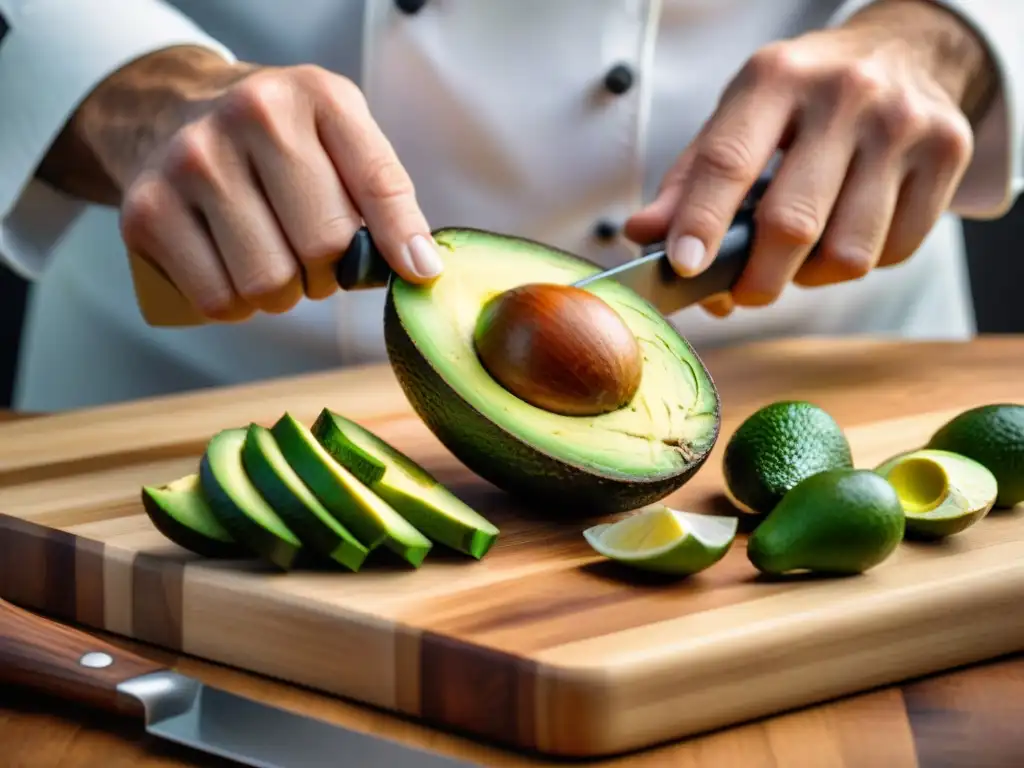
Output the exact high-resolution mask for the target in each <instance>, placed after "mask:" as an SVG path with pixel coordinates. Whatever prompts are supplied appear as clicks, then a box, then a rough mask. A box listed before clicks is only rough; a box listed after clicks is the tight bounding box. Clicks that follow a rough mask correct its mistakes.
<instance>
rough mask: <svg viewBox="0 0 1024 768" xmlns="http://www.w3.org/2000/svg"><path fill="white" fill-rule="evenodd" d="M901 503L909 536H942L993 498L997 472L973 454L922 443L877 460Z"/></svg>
mask: <svg viewBox="0 0 1024 768" xmlns="http://www.w3.org/2000/svg"><path fill="white" fill-rule="evenodd" d="M875 471H876V472H878V474H880V475H881V476H882V477H884V478H885V479H886V480H888V481H889V484H890V485H892V487H893V488H894V489H895V490H896V493H897V495H899V497H900V502H901V503H902V504H903V511H904V513H905V514H906V517H907V530H906V534H907V535H908V536H919V537H924V538H942V537H944V536H951V535H953V534H955V533H960V532H961V531H963V530H966V529H967V528H970V527H971V526H972V525H974V524H975V523H976V522H978V521H979V520H981V519H982V518H983V517H985V515H987V514H988V512H989V510H990V509H992V506H993V505H994V504H995V501H996V495H997V494H998V492H999V486H998V484H997V483H996V477H995V475H993V474H992V472H990V471H989V470H988V469H987V468H986V467H985V466H984V465H982V464H981V463H979V462H977V461H975V460H974V459H970V458H967V457H966V456H961V455H959V454H957V453H952V452H950V451H940V450H934V449H931V450H929V449H922V450H918V451H911V452H909V453H903V454H900V455H898V456H894V457H892V458H890V459H888V460H886V461H884V462H882V464H880V465H879V466H878V467H877V468H876V470H875Z"/></svg>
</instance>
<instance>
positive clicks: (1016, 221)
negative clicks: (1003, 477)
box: [0, 198, 1024, 408]
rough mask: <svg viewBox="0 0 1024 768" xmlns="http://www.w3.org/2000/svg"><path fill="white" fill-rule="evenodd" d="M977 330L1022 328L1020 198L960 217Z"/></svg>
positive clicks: (23, 294)
mask: <svg viewBox="0 0 1024 768" xmlns="http://www.w3.org/2000/svg"><path fill="white" fill-rule="evenodd" d="M964 235H965V238H966V241H967V263H968V270H969V272H970V278H971V292H972V294H973V297H974V312H975V316H976V318H977V325H978V332H979V333H1024V308H1022V307H1021V305H1020V304H1019V303H1018V302H1020V301H1021V298H1020V287H1021V286H1024V256H1022V255H1021V250H1022V249H1021V243H1024V198H1021V200H1020V201H1018V203H1017V205H1016V206H1014V208H1013V209H1012V210H1011V211H1010V212H1009V213H1008V214H1007V215H1006V216H1004V217H1003V218H1001V219H999V220H998V221H982V222H979V221H967V222H964ZM30 293H31V287H30V286H29V285H28V284H26V283H25V281H24V280H22V279H21V278H20V277H18V276H17V275H15V274H13V273H12V272H10V271H9V270H8V269H7V268H6V267H4V266H3V265H2V264H0V408H7V407H10V404H11V398H12V395H13V388H14V378H15V372H16V370H17V365H18V346H19V341H20V337H21V326H22V318H23V316H24V314H25V306H26V302H27V301H28V300H29V297H30Z"/></svg>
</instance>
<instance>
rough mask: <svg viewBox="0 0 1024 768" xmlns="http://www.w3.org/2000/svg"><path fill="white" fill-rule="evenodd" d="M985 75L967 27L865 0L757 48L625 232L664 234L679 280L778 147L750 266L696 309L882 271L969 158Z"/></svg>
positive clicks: (942, 203)
mask: <svg viewBox="0 0 1024 768" xmlns="http://www.w3.org/2000/svg"><path fill="white" fill-rule="evenodd" d="M994 77H995V76H994V74H993V68H992V64H991V62H989V61H988V60H987V57H986V53H985V50H984V48H983V46H982V44H981V43H980V42H979V41H978V40H977V39H976V38H975V37H974V36H973V34H972V33H971V31H970V30H969V29H968V28H967V27H966V26H965V25H964V24H963V23H962V22H961V21H959V20H958V19H957V18H956V17H954V16H953V15H952V14H950V13H948V12H947V11H945V10H943V9H941V8H938V7H937V6H936V5H935V4H933V3H931V2H928V1H927V0H924V1H922V0H888V1H887V2H880V3H877V4H875V5H873V6H871V7H869V8H867V9H866V10H864V11H861V12H860V13H859V14H857V15H856V16H854V17H852V18H851V19H850V20H849V21H848V22H847V23H846V24H845V25H843V26H840V27H838V28H834V29H828V30H821V31H814V32H811V33H808V34H805V35H803V36H801V37H797V38H794V39H790V40H785V41H781V42H776V43H773V44H771V45H768V46H767V47H765V48H763V49H761V50H759V51H757V52H756V53H755V54H754V55H753V56H752V57H751V58H750V59H749V61H748V62H747V63H746V65H745V66H744V67H742V69H741V71H740V72H739V73H738V74H737V76H736V77H735V78H734V79H733V80H732V82H731V83H730V84H729V85H728V87H727V88H726V89H725V91H724V93H723V94H722V96H721V99H720V101H719V103H718V106H717V109H716V110H715V112H714V114H713V115H712V116H711V117H710V119H709V120H708V121H707V123H706V124H705V125H704V127H703V129H702V130H701V131H700V133H699V134H698V135H697V137H696V138H695V139H694V141H693V142H692V143H691V144H690V145H689V146H688V147H687V148H686V149H685V150H684V151H683V153H682V154H681V155H680V157H679V158H678V160H677V162H676V164H675V166H674V167H673V168H672V169H671V170H670V171H669V172H668V174H667V175H666V176H665V178H664V181H663V183H662V187H661V190H660V193H659V195H658V196H657V198H656V199H655V200H654V201H652V202H651V204H650V205H648V206H647V207H646V208H645V209H643V210H641V211H639V212H638V213H637V214H635V215H634V216H633V217H632V218H631V219H630V221H629V222H627V226H626V233H627V235H628V236H629V237H630V238H631V239H633V240H635V241H637V242H650V241H652V240H655V239H663V238H664V239H666V240H667V241H668V248H669V258H670V260H671V262H672V264H673V265H674V267H675V269H676V271H677V272H679V273H680V274H683V275H692V274H695V273H699V272H701V271H703V270H704V269H705V268H706V267H707V266H708V264H709V263H710V262H711V261H712V260H713V259H714V256H715V252H716V249H717V248H718V246H719V244H720V242H721V239H722V236H723V235H724V234H725V232H726V230H727V229H728V227H729V224H730V222H731V220H732V218H733V217H734V216H735V214H736V211H737V209H738V208H739V206H740V204H741V203H742V201H743V198H744V196H745V195H746V193H747V191H748V190H749V189H750V187H751V185H752V184H753V183H754V181H755V180H756V179H757V177H758V175H759V174H760V173H761V172H762V170H764V169H765V167H766V166H767V164H768V163H769V161H770V160H771V159H772V157H773V155H774V154H775V153H776V151H777V150H779V149H781V150H782V151H783V155H782V160H781V163H780V164H779V166H778V169H777V171H776V172H775V174H774V181H773V182H772V183H771V186H770V187H769V189H768V191H767V192H766V194H765V196H764V198H763V199H762V201H761V203H760V204H759V206H758V207H757V209H756V211H755V227H756V229H755V233H756V234H755V244H754V248H753V251H752V253H751V258H750V262H749V263H748V265H747V267H746V269H745V270H744V272H743V273H742V275H741V276H740V278H739V280H738V282H737V283H736V285H735V286H734V288H733V290H732V291H731V294H730V293H726V294H719V295H717V296H715V297H712V298H711V299H710V300H708V301H707V302H705V304H704V306H705V308H706V309H707V310H708V311H709V312H711V313H712V314H715V315H718V316H725V315H727V314H729V313H730V312H731V311H732V309H733V306H734V305H744V306H758V305H765V304H770V303H771V302H773V301H775V299H776V298H778V296H779V294H780V293H781V292H782V290H783V289H784V288H785V286H786V285H787V283H789V282H790V281H793V282H795V283H798V284H800V285H803V286H820V285H826V284H829V283H837V282H841V281H844V280H855V279H857V278H860V277H862V276H864V275H865V274H867V273H868V272H869V271H870V270H871V269H873V268H875V267H884V266H889V265H893V264H898V263H900V262H902V261H904V260H905V259H907V258H908V257H909V256H911V255H912V254H913V253H914V252H915V250H916V249H917V248H918V246H919V245H920V244H921V242H922V240H923V239H924V238H925V237H926V235H927V234H928V232H929V230H931V228H932V227H933V225H934V224H935V222H936V221H937V219H938V218H939V216H940V215H941V214H942V213H943V211H944V210H945V209H946V207H947V206H948V205H949V203H950V200H951V198H952V197H953V194H954V192H955V191H956V188H957V185H958V183H959V181H960V179H961V176H962V175H963V173H964V171H965V169H966V167H967V165H968V162H969V160H970V157H971V154H972V151H973V145H972V128H971V121H970V119H969V117H973V116H975V115H976V114H978V113H979V111H980V110H982V109H984V108H985V104H986V101H987V99H988V98H989V96H990V94H991V88H992V85H993V82H994ZM815 244H817V248H815ZM812 249H814V253H813V254H812Z"/></svg>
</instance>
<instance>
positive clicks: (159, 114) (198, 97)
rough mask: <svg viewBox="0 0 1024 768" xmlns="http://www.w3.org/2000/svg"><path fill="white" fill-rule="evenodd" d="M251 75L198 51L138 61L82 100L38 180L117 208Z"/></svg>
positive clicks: (153, 55) (180, 51)
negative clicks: (179, 137)
mask: <svg viewBox="0 0 1024 768" xmlns="http://www.w3.org/2000/svg"><path fill="white" fill-rule="evenodd" d="M253 69H254V67H253V66H252V65H250V64H244V63H234V64H233V63H231V62H228V61H225V60H224V59H223V58H222V57H221V56H219V55H218V54H217V53H216V52H214V51H211V50H207V49H205V48H200V47H192V46H181V47H175V48H168V49H164V50H161V51H156V52H154V53H151V54H149V55H147V56H145V57H143V58H140V59H138V60H136V61H134V62H132V63H130V64H128V65H126V66H125V67H123V68H122V69H120V70H118V71H117V72H115V73H113V74H112V75H110V76H109V77H108V78H106V79H105V80H104V81H103V82H102V83H100V84H99V85H98V86H97V87H96V88H95V89H94V90H93V91H92V93H90V94H89V96H88V97H87V98H86V99H85V100H84V101H83V102H82V104H81V106H80V107H79V108H78V110H76V112H75V114H74V115H73V116H72V118H71V119H70V120H69V121H68V123H67V125H66V126H65V128H64V130H63V131H62V132H61V134H60V136H59V137H58V138H57V140H56V141H55V142H54V145H53V147H52V148H51V151H50V152H49V153H48V155H47V157H46V158H45V159H44V161H43V163H42V164H41V165H40V169H39V176H40V177H41V178H43V179H44V180H46V181H48V182H50V183H51V184H53V185H54V186H56V187H57V188H59V189H63V190H64V191H66V192H69V193H71V194H73V195H76V196H78V197H82V198H84V199H87V200H90V201H94V202H99V203H103V204H107V205H117V204H119V202H120V198H121V193H122V192H123V190H124V189H125V188H126V187H127V186H128V184H129V183H130V182H131V180H132V179H133V178H134V177H135V175H136V174H137V173H138V171H139V170H140V168H141V166H142V165H143V164H144V163H145V161H146V158H147V157H148V156H149V154H150V153H151V152H152V151H153V150H154V149H155V148H156V147H158V146H159V145H160V144H161V143H162V142H163V141H165V140H166V139H167V138H169V137H170V136H171V135H173V134H174V132H175V131H177V130H178V129H179V128H180V127H181V126H182V125H184V124H185V123H187V122H189V121H190V120H192V119H194V118H195V117H196V116H198V115H199V114H201V113H202V112H203V111H204V109H205V108H206V107H207V106H208V104H209V102H210V101H211V100H213V99H215V98H217V97H218V96H219V95H220V94H221V93H223V91H224V89H226V88H227V87H228V86H229V85H230V84H231V83H234V82H237V81H238V80H239V79H241V78H242V77H244V76H245V75H246V74H248V73H249V72H251V71H252V70H253Z"/></svg>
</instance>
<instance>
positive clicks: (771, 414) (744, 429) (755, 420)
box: [722, 400, 853, 515]
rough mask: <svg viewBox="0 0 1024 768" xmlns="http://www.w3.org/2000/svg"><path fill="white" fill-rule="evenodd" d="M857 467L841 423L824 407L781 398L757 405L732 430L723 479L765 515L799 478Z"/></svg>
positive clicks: (753, 508)
mask: <svg viewBox="0 0 1024 768" xmlns="http://www.w3.org/2000/svg"><path fill="white" fill-rule="evenodd" d="M852 467H853V452H852V450H851V449H850V444H849V442H848V441H847V438H846V435H845V434H844V433H843V430H842V428H841V427H840V426H839V424H838V423H836V421H835V419H833V418H832V416H831V415H830V414H829V413H828V412H826V411H825V410H823V409H822V408H820V407H818V406H816V405H814V404H813V403H808V402H805V401H801V400H779V401H776V402H773V403H769V404H768V405H765V406H763V407H762V408H759V409H758V410H757V411H755V412H754V413H752V414H751V415H750V416H748V417H747V418H746V419H745V420H744V421H743V423H742V424H740V426H739V427H738V428H737V429H736V431H735V432H733V434H732V437H730V438H729V442H728V443H726V446H725V451H724V453H723V456H722V472H723V474H724V476H725V482H726V484H727V485H728V487H729V488H730V489H731V490H732V493H733V495H734V496H735V497H736V499H737V500H738V501H740V502H741V503H743V504H746V505H747V506H748V507H750V508H751V509H752V510H754V511H755V513H757V514H760V515H765V514H767V513H768V512H770V511H771V510H772V509H773V508H774V507H775V506H776V505H777V504H779V503H780V502H781V501H782V498H783V496H785V495H786V493H787V492H788V491H789V490H790V489H792V488H793V487H794V486H796V485H797V484H798V483H799V482H800V481H802V480H804V479H805V478H807V477H810V476H811V475H813V474H815V473H817V472H821V471H824V470H828V469H849V468H852Z"/></svg>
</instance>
